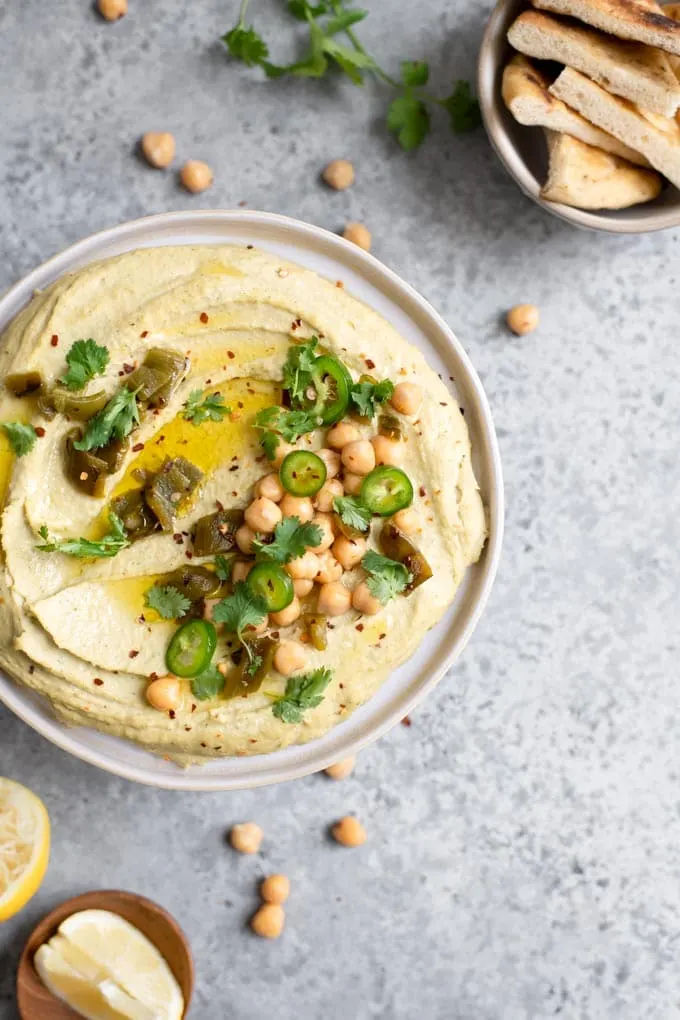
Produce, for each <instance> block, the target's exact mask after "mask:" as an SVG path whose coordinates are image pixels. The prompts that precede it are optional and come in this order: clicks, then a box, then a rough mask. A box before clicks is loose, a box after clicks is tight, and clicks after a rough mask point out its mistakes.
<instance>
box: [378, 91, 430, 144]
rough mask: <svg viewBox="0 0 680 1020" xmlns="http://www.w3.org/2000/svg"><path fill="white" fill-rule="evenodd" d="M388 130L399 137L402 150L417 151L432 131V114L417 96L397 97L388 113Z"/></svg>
mask: <svg viewBox="0 0 680 1020" xmlns="http://www.w3.org/2000/svg"><path fill="white" fill-rule="evenodd" d="M387 129H388V131H391V132H392V134H394V135H396V136H397V141H398V142H399V144H400V145H401V147H402V149H405V150H406V151H407V152H410V151H411V150H412V149H417V148H418V146H419V145H421V144H422V142H423V141H424V140H425V138H426V137H427V134H428V132H429V130H430V113H429V110H428V109H427V107H426V106H425V103H423V102H422V101H421V100H420V99H416V97H415V96H411V95H408V94H406V95H403V96H397V98H396V99H395V100H393V102H392V104H391V106H390V108H389V111H388V113H387Z"/></svg>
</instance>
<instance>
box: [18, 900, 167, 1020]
mask: <svg viewBox="0 0 680 1020" xmlns="http://www.w3.org/2000/svg"><path fill="white" fill-rule="evenodd" d="M35 968H36V970H37V972H38V974H39V976H40V978H41V980H42V981H43V983H44V984H45V985H46V986H47V988H49V990H50V991H51V992H52V994H53V995H56V996H57V997H58V998H60V999H62V1000H63V1001H64V1002H66V1003H67V1004H68V1005H69V1006H71V1007H72V1008H73V1009H75V1010H77V1011H78V1012H79V1013H80V1014H81V1015H82V1016H84V1017H87V1018H88V1020H181V1017H182V1016H183V1014H184V999H183V997H182V992H181V990H180V988H179V985H178V984H177V982H176V980H175V978H174V976H173V974H172V971H171V970H170V968H169V967H168V964H167V962H166V961H165V959H164V958H163V956H162V955H161V954H160V953H159V952H158V950H157V949H156V947H155V946H154V945H153V944H152V943H151V942H149V940H148V939H147V938H146V936H144V935H142V933H141V932H140V931H139V930H138V929H137V928H135V927H134V925H131V924H129V923H128V922H127V921H126V920H124V919H123V918H122V917H120V916H119V915H118V914H113V913H111V912H110V911H108V910H83V911H80V912H79V913H77V914H72V915H71V916H70V917H68V918H66V920H65V921H62V923H61V925H60V926H59V931H58V932H57V934H56V935H55V936H54V937H53V938H51V939H50V941H49V942H47V943H46V944H45V945H43V946H41V947H40V949H39V950H38V951H37V953H36V954H35Z"/></svg>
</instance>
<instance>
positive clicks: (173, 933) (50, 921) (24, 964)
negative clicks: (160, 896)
mask: <svg viewBox="0 0 680 1020" xmlns="http://www.w3.org/2000/svg"><path fill="white" fill-rule="evenodd" d="M80 910H110V911H111V913H112V914H119V915H120V916H121V917H123V918H125V920H126V921H129V922H130V924H133V925H134V926H135V928H138V929H139V930H140V931H141V933H142V935H146V937H147V938H148V940H149V941H150V942H152V943H153V944H154V946H155V947H156V949H158V951H159V953H161V955H162V956H164V957H165V959H166V961H167V963H168V966H169V967H170V970H171V971H172V973H173V974H174V975H175V979H176V981H177V983H178V984H179V986H180V988H181V989H182V995H183V996H184V1015H185V1016H186V1014H187V1012H188V1010H189V1003H190V1002H191V996H192V993H193V990H194V961H193V959H192V956H191V949H190V948H189V942H188V940H187V937H186V935H185V934H184V932H183V931H182V929H181V928H180V927H179V925H178V924H177V922H176V921H175V920H174V918H172V917H171V916H170V914H168V913H167V912H166V911H165V910H163V908H162V907H159V906H157V904H155V903H152V902H151V900H147V899H145V898H144V897H143V896H137V895H136V894H134V893H127V892H116V891H113V890H103V891H101V892H92V893H86V894H85V895H84V896H76V897H75V899H72V900H67V901H66V902H65V903H62V904H61V905H60V906H58V907H57V908H56V909H55V910H53V911H52V912H51V913H50V914H48V915H47V917H44V918H43V919H42V921H41V922H40V924H39V925H38V926H37V927H36V928H35V929H34V930H33V932H32V933H31V935H30V937H29V939H28V942H27V943H26V946H25V947H24V951H23V953H22V954H21V959H20V961H19V968H18V970H17V1006H18V1008H19V1014H20V1016H21V1020H82V1017H80V1014H78V1013H76V1012H74V1010H72V1009H71V1008H70V1007H69V1006H67V1005H66V1004H65V1003H63V1002H61V1000H60V999H57V998H55V996H54V995H52V993H51V992H49V991H48V990H47V988H45V986H44V984H43V983H42V981H41V980H40V978H39V977H38V975H37V973H36V971H35V967H34V966H33V957H34V956H35V953H36V951H37V950H38V948H39V947H40V946H41V945H43V943H44V942H47V941H48V939H51V938H52V936H53V935H54V934H55V933H56V931H57V928H58V927H59V925H60V924H61V922H62V921H65V920H66V918H67V917H70V916H71V914H76V913H78V911H80Z"/></svg>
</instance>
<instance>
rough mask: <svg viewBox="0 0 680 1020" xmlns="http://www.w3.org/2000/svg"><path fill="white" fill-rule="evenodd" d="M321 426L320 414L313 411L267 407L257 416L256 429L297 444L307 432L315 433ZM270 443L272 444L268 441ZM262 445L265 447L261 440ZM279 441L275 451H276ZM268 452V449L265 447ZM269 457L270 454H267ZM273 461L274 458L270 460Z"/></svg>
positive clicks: (274, 447)
mask: <svg viewBox="0 0 680 1020" xmlns="http://www.w3.org/2000/svg"><path fill="white" fill-rule="evenodd" d="M320 424H321V419H320V418H319V416H318V414H312V412H311V411H287V410H286V409H285V408H284V407H265V408H263V409H262V410H261V411H258V412H257V414H256V415H255V422H254V425H255V428H256V429H263V430H265V431H266V432H276V433H278V435H279V436H281V438H282V439H285V440H286V442H288V443H295V442H297V440H298V439H299V438H300V436H302V435H304V434H305V433H306V432H313V431H314V429H316V428H318V427H319V425H320ZM268 442H271V441H269V440H268ZM260 443H261V444H262V446H263V447H264V442H263V440H262V439H261V440H260ZM277 445H278V441H277V443H276V444H274V446H273V449H274V451H276V446H277ZM264 448H265V450H266V447H264ZM267 456H269V454H268V453H267ZM269 459H270V460H273V457H270V458H269Z"/></svg>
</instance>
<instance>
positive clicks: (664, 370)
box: [0, 0, 680, 1020]
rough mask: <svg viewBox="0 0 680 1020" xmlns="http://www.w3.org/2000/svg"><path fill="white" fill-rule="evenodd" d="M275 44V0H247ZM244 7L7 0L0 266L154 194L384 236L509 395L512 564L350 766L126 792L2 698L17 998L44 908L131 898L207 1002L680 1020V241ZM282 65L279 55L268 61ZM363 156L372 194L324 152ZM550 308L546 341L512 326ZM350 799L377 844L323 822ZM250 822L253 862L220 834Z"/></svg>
mask: <svg viewBox="0 0 680 1020" xmlns="http://www.w3.org/2000/svg"><path fill="white" fill-rule="evenodd" d="M254 5H255V8H256V15H257V19H258V21H260V22H261V24H262V25H263V26H264V27H266V28H268V29H269V35H270V36H273V37H274V38H276V35H277V31H278V26H279V25H283V24H284V22H283V20H282V19H280V18H279V17H278V15H277V12H276V4H275V3H274V0H260V2H259V3H258V2H257V0H254ZM234 6H235V5H234V3H232V2H225V0H194V2H192V3H185V2H181V0H165V2H161V0H130V8H131V14H130V16H129V17H128V18H127V19H126V20H125V21H123V22H121V23H119V24H116V25H113V26H112V25H106V24H104V23H103V22H102V21H101V20H99V19H98V18H97V16H96V15H95V14H94V13H93V12H92V10H91V9H90V7H89V5H88V2H87V0H58V2H54V3H45V2H44V0H5V3H0V97H1V98H0V183H1V189H0V244H1V249H2V260H1V261H0V288H3V287H5V286H6V285H8V284H10V283H11V282H13V281H14V280H15V279H17V278H18V277H19V276H21V275H22V274H23V273H24V272H25V271H26V270H28V269H30V268H32V267H33V266H34V265H36V264H37V263H39V262H40V261H42V260H43V259H44V258H45V257H46V256H48V255H51V254H52V253H54V252H56V251H57V250H59V249H61V248H62V247H63V246H64V245H66V244H68V243H69V242H71V241H74V240H76V239H78V238H80V237H82V236H84V235H86V234H89V233H90V232H92V231H94V230H97V229H99V228H101V227H106V226H109V225H113V224H115V223H117V222H119V221H121V220H125V219H129V218H132V217H136V216H141V215H143V214H146V213H151V212H158V211H162V210H167V209H182V208H187V207H205V208H208V207H211V206H222V207H225V206H233V205H236V204H237V203H238V202H240V201H244V202H247V203H248V206H249V207H251V208H262V209H271V210H275V211H277V212H282V213H287V214H289V215H292V216H297V217H300V218H302V219H306V220H310V221H311V222H313V223H318V224H321V225H323V226H326V227H329V228H331V229H337V228H339V227H341V225H342V224H343V222H344V220H345V218H348V217H351V218H357V219H363V220H365V221H366V222H367V223H368V224H369V226H370V227H371V229H372V230H373V232H374V236H375V253H376V254H377V255H378V257H379V258H381V259H383V260H384V261H385V262H386V263H387V264H388V265H390V266H392V267H393V268H394V269H395V270H396V271H397V272H399V273H400V274H401V275H403V276H404V277H405V278H406V279H408V280H409V281H410V282H411V283H412V284H414V286H415V287H417V288H418V289H419V290H420V291H421V292H422V293H423V294H424V295H425V296H426V297H428V298H429V299H430V300H431V301H432V302H433V303H434V305H435V306H436V307H437V308H438V309H439V310H440V311H441V312H442V313H443V314H444V316H445V317H446V318H447V319H448V321H449V322H450V323H451V324H452V326H453V327H454V328H455V330H456V331H457V333H458V335H459V336H460V337H461V339H462V340H463V342H464V343H465V345H466V346H467V348H468V350H469V351H470V353H471V355H472V357H473V360H474V362H475V364H476V366H477V367H478V369H479V371H480V373H481V375H482V378H483V380H484V383H485V385H486V388H487V392H488V394H489V398H490V400H491V404H492V407H493V409H494V414H495V417H496V422H497V426H498V431H499V435H500V440H501V445H502V451H503V457H504V463H505V472H506V479H507V497H508V500H507V501H508V517H507V539H506V547H505V555H504V560H503V564H502V568H501V572H500V576H499V579H498V582H497V584H496V588H495V591H494V594H493V596H492V599H491V603H490V605H489V608H488V611H487V613H486V616H485V618H484V620H483V622H482V624H481V625H480V627H479V628H478V630H477V633H476V634H475V637H474V639H473V641H472V643H471V645H470V646H469V647H468V649H467V651H466V653H465V655H464V658H463V660H462V661H461V662H460V663H459V664H458V665H457V666H456V668H455V670H454V671H453V673H452V675H451V676H449V677H448V678H447V680H446V681H445V682H443V683H442V684H441V686H440V687H439V689H438V690H437V691H436V693H435V694H434V695H433V696H432V697H431V698H430V699H429V700H428V701H427V703H426V704H424V705H423V706H422V708H421V709H420V710H419V711H418V712H417V713H416V714H415V715H414V718H413V725H412V726H411V727H410V729H407V728H405V727H398V728H397V729H396V730H395V731H394V732H393V733H392V734H391V735H390V736H388V737H387V738H386V739H384V740H383V741H382V742H381V743H380V744H379V745H377V746H375V747H373V748H372V749H371V750H369V751H368V752H367V753H365V754H364V756H363V757H362V758H361V761H360V764H359V767H358V769H357V772H356V774H355V777H354V778H352V779H351V780H349V781H347V782H346V783H342V784H332V783H331V782H330V781H328V780H325V779H324V778H323V777H318V776H317V777H311V778H309V779H307V780H305V781H301V782H297V783H295V784H292V785H288V786H284V787H279V788H273V789H269V790H264V791H256V792H252V793H241V794H236V795H228V794H224V795H186V796H185V795H178V794H175V793H167V792H158V791H154V790H149V789H144V788H141V787H135V786H132V785H130V784H129V783H127V782H124V781H122V780H118V779H114V778H112V777H109V776H107V775H105V774H104V773H100V772H98V771H96V770H95V769H93V768H90V767H88V766H86V765H84V764H80V763H79V762H77V761H75V760H73V759H71V758H69V757H68V756H67V755H66V754H64V753H63V752H61V751H58V750H56V749H55V748H52V747H51V746H50V745H49V744H47V743H45V742H44V741H43V740H42V739H41V738H40V737H38V736H37V735H35V734H34V733H33V732H32V731H30V730H29V729H27V728H26V727H25V726H24V725H23V724H22V723H20V722H19V721H18V720H17V719H15V718H13V717H12V716H11V715H9V714H8V713H7V711H5V710H2V709H0V774H5V775H9V776H12V777H14V778H16V779H18V780H21V781H22V782H24V783H27V784H28V785H30V786H32V787H33V788H34V789H35V790H37V791H38V792H39V793H40V794H41V795H42V797H44V799H45V801H46V803H47V805H48V808H49V811H50V814H51V817H52V820H53V822H54V851H53V855H52V863H51V866H50V871H49V875H48V878H47V880H46V882H45V884H44V886H43V888H42V890H41V892H40V894H39V895H38V896H37V897H36V899H35V900H34V901H33V903H32V904H31V905H30V907H28V908H27V910H26V911H25V912H24V913H23V914H22V915H21V916H20V917H18V918H16V919H15V920H14V921H12V922H10V923H9V924H8V925H5V926H4V927H3V928H1V929H0V1016H1V1017H2V1020H6V1018H13V1017H15V1015H16V1013H15V1006H14V1004H13V979H14V966H15V962H16V959H17V957H18V953H19V950H20V946H21V944H22V941H23V939H24V938H25V936H26V934H27V932H28V930H29V929H30V927H31V926H32V924H33V923H34V922H35V920H37V918H38V917H40V916H41V914H42V913H44V912H45V910H47V909H48V908H49V907H50V906H52V905H53V904H55V903H56V902H58V901H60V900H61V899H63V898H65V897H67V896H69V895H72V894H75V893H78V892H81V891H84V890H87V889H90V888H93V887H95V888H96V887H105V886H107V887H123V888H128V889H132V890H137V891H139V892H143V893H146V894H147V895H149V896H151V897H154V898H155V899H157V900H159V901H160V902H161V903H163V904H164V905H165V906H166V907H167V908H169V909H170V910H171V911H172V912H173V913H175V914H176V916H177V917H178V919H179V920H180V921H181V923H182V924H183V925H184V927H185V928H186V930H187V932H188V934H189V935H190V937H191V941H192V944H193V948H194V951H195V955H196V962H197V967H198V987H197V993H196V999H195V1004H194V1007H193V1010H192V1014H191V1015H192V1018H194V1020H222V1018H227V1017H229V1018H233V1020H259V1018H264V1017H269V1016H272V1015H273V1016H276V1017H278V1018H280V1020H293V1018H304V1020H317V1018H322V1017H323V1018H327V1020H368V1018H374V1017H380V1018H384V1020H393V1018H394V1020H424V1018H426V1020H430V1018H431V1020H547V1018H549V1017H556V1016H559V1017H561V1018H569V1020H577V1018H578V1020H600V1018H602V1020H672V1018H673V1017H678V1016H680V977H679V970H678V963H679V959H678V957H679V941H678V925H679V919H680V863H679V862H680V852H679V846H680V819H679V814H680V797H679V796H678V768H677V750H676V746H677V727H678V715H679V709H680V688H679V686H678V665H677V655H678V643H679V638H680V626H679V623H678V601H677V600H678V585H677V580H676V578H677V557H678V546H679V545H680V525H679V523H678V507H679V506H680V482H679V477H680V476H679V472H678V438H679V432H678V405H679V404H680V367H679V366H680V358H679V356H678V347H679V340H678V278H677V273H676V259H677V255H678V243H677V235H676V234H673V233H667V234H663V235H652V236H648V237H640V238H631V239H623V238H622V239H615V238H611V237H606V236H599V235H595V234H587V233H579V232H577V231H575V230H573V229H571V228H569V227H567V226H566V225H563V224H561V223H560V222H558V221H556V220H554V219H551V218H549V217H548V216H547V215H545V214H544V213H542V212H540V211H539V210H538V209H537V208H535V207H533V206H532V205H530V204H529V203H528V202H527V201H526V200H525V199H524V198H523V197H522V196H521V195H520V193H519V192H518V191H517V190H516V188H515V187H514V185H513V184H512V183H511V182H510V181H509V180H508V179H507V178H506V177H505V176H504V173H503V171H502V170H501V168H500V167H499V166H498V164H497V163H496V160H495V158H494V157H493V155H492V153H491V151H490V149H489V146H488V143H487V141H486V138H485V136H484V133H483V132H482V131H480V132H478V133H477V134H475V135H474V136H472V137H464V138H458V139H457V138H454V137H452V136H449V135H448V133H447V131H446V129H445V127H444V125H443V124H440V125H438V127H439V130H437V131H436V133H435V134H433V136H432V137H431V139H430V140H429V141H428V142H427V144H426V145H425V146H424V148H423V149H422V151H421V152H420V153H418V154H417V155H410V156H409V155H404V154H403V153H401V152H400V151H399V150H398V149H397V148H396V147H395V146H394V145H393V144H392V143H391V141H390V140H389V138H388V137H387V136H386V134H385V132H384V130H383V128H382V125H381V123H380V120H381V117H382V116H383V113H384V106H385V96H384V95H383V94H381V92H380V90H379V89H376V88H373V87H372V86H369V87H368V88H366V89H365V90H364V91H363V92H361V91H359V90H354V89H352V88H351V87H344V86H342V85H339V84H338V85H336V84H327V85H326V84H315V83H312V82H303V83H300V82H291V83H288V82H281V83H279V84H277V85H272V84H266V83H263V82H262V81H261V80H260V78H259V76H258V74H257V72H250V71H247V70H246V69H244V68H242V67H240V66H233V65H229V64H228V62H227V61H226V60H225V58H224V56H223V53H222V52H221V48H220V46H219V45H218V43H217V37H218V36H219V35H220V34H221V32H222V31H224V30H225V29H226V28H227V27H229V25H230V23H231V21H232V20H233V8H234ZM372 7H373V13H372V16H371V18H370V20H369V21H368V22H367V24H366V25H365V27H362V37H363V38H365V39H366V41H367V42H368V43H369V44H370V45H371V46H372V47H373V48H374V49H375V51H376V52H377V53H379V54H380V55H381V57H382V58H383V60H384V62H385V63H388V64H391V66H395V65H396V60H397V58H398V57H400V56H408V57H427V58H429V59H430V61H431V63H432V65H433V77H434V80H435V84H436V85H437V87H440V88H441V89H442V90H444V89H445V88H446V86H447V84H448V82H449V79H450V78H451V76H452V75H454V76H458V75H464V76H468V75H471V74H472V73H473V71H474V64H475V58H476V53H477V49H478V45H479V41H480V37H481V32H482V28H483V24H484V21H485V19H486V16H487V14H488V11H489V4H488V3H483V4H481V5H478V4H476V3H473V2H471V0H447V2H444V0H423V2H421V3H419V4H417V5H413V4H411V3H408V2H407V0H380V2H377V0H376V2H374V3H373V4H372ZM277 55H278V54H277ZM146 129H161V130H162V129H169V130H171V131H173V132H175V134H176V136H177V140H178V150H179V156H180V157H198V158H204V159H206V160H207V161H208V162H210V163H211V164H212V165H213V167H214V168H215V173H216V182H215V186H214V188H213V189H212V191H210V192H208V193H206V194H204V195H202V196H200V197H197V198H191V197H189V196H187V195H185V194H183V193H182V192H181V191H180V190H178V188H177V186H176V182H175V180H174V177H173V175H172V174H167V175H164V174H160V173H157V172H152V171H151V170H149V169H147V168H145V167H144V166H143V165H141V164H140V162H139V161H138V159H137V158H136V156H135V155H134V146H135V140H136V138H137V137H138V136H139V134H140V133H141V132H142V131H144V130H146ZM338 156H344V157H347V158H350V159H352V160H353V161H354V163H355V164H356V168H357V183H356V186H355V187H354V188H353V189H352V190H351V191H349V192H347V193H345V194H332V193H329V192H328V191H327V190H324V189H323V188H322V187H321V186H320V185H319V184H318V182H317V173H318V171H319V169H320V167H321V166H322V165H323V164H324V163H325V161H327V160H328V159H330V158H334V157H338ZM525 300H529V301H534V302H536V303H537V304H538V305H539V306H540V308H541V311H542V316H543V323H542V327H541V329H540V331H539V332H537V333H536V334H534V335H532V336H531V337H528V338H525V339H524V340H517V339H514V338H512V337H510V336H508V335H507V334H506V332H505V330H504V329H503V328H502V325H501V321H500V320H501V315H502V312H503V311H504V309H506V308H507V307H508V306H509V305H512V304H514V303H516V302H518V301H525ZM350 810H351V811H356V812H358V813H359V815H360V816H361V817H362V818H363V819H365V822H366V824H367V826H368V829H369V832H370V843H369V844H367V845H366V847H365V848H364V849H362V850H359V851H354V852H347V851H343V850H342V849H340V848H338V847H335V846H333V845H331V844H330V843H329V842H328V840H327V838H326V828H327V826H328V824H329V822H331V821H332V820H333V819H334V818H335V817H337V816H338V815H339V814H343V813H345V812H347V811H350ZM243 819H255V820H257V821H259V822H260V824H261V825H262V826H263V828H264V830H265V832H266V836H267V838H266V843H265V845H264V849H263V851H262V853H261V855H260V856H259V857H257V858H254V859H253V858H247V859H246V858H243V857H239V856H237V855H236V854H234V853H232V852H230V851H229V850H228V849H227V848H226V847H225V844H224V834H225V831H226V830H227V828H228V827H229V825H230V824H231V823H232V822H234V821H237V820H243ZM271 868H275V869H282V870H284V871H286V872H288V874H290V876H291V878H292V881H293V895H292V897H291V900H290V908H289V911H288V928H287V931H286V934H285V937H284V938H283V939H282V940H281V941H280V942H278V943H276V944H268V943H265V942H262V941H258V940H257V939H256V938H255V937H253V936H250V935H249V934H248V933H247V931H245V930H244V923H245V921H246V919H247V917H248V915H249V912H250V911H251V910H252V908H253V906H254V905H255V903H256V897H255V895H254V891H255V882H256V880H257V878H258V877H259V876H260V875H262V874H263V873H264V872H266V871H267V870H268V869H271Z"/></svg>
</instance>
